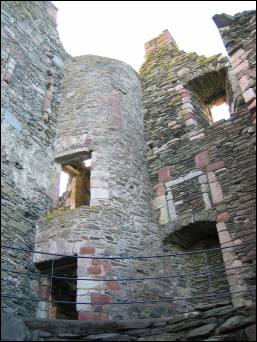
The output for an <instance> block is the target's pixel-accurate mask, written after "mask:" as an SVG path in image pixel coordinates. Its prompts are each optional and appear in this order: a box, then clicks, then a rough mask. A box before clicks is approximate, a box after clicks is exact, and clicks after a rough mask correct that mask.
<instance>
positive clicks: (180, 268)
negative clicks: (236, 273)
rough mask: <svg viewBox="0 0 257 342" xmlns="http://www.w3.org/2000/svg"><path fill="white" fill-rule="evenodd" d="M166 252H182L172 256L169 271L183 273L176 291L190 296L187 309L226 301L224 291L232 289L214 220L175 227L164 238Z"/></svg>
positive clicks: (186, 303) (182, 295)
mask: <svg viewBox="0 0 257 342" xmlns="http://www.w3.org/2000/svg"><path fill="white" fill-rule="evenodd" d="M165 251H166V252H167V253H171V252H177V253H179V255H177V256H176V257H175V258H171V259H170V263H169V265H168V272H170V273H171V274H172V273H174V274H177V275H180V276H179V277H177V278H176V287H177V290H176V291H177V292H178V296H180V297H184V298H188V300H185V302H184V305H185V306H187V309H190V310H194V308H195V306H196V305H199V303H200V304H201V305H208V304H209V303H211V302H212V301H214V302H215V303H218V302H224V297H222V294H224V293H228V292H229V285H228V281H227V276H226V271H225V265H224V262H223V257H222V252H221V250H220V243H219V238H218V233H217V229H216V224H215V222H210V221H206V222H196V223H192V224H190V225H188V226H186V227H182V228H181V229H178V230H176V231H175V232H174V233H172V234H170V235H169V237H168V238H167V239H166V240H165ZM184 252H186V253H185V254H183V253H184ZM180 253H181V255H180ZM183 275H184V276H183ZM173 286H174V284H173Z"/></svg>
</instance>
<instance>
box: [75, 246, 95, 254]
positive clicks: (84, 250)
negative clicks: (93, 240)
mask: <svg viewBox="0 0 257 342" xmlns="http://www.w3.org/2000/svg"><path fill="white" fill-rule="evenodd" d="M79 254H95V247H92V246H87V247H80V250H79Z"/></svg>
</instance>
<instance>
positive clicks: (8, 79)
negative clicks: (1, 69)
mask: <svg viewBox="0 0 257 342" xmlns="http://www.w3.org/2000/svg"><path fill="white" fill-rule="evenodd" d="M11 79H12V74H11V73H10V72H8V71H6V72H5V74H4V76H3V81H5V82H6V83H9V82H10V81H11Z"/></svg>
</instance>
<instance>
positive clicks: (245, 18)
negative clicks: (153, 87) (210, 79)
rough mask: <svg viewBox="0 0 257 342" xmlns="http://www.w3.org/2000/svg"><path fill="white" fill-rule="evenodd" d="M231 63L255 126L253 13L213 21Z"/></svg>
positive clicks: (221, 17) (254, 39) (254, 23)
mask: <svg viewBox="0 0 257 342" xmlns="http://www.w3.org/2000/svg"><path fill="white" fill-rule="evenodd" d="M213 20H214V21H215V23H216V25H217V26H218V28H219V31H220V34H221V37H222V39H223V42H224V45H225V47H226V49H227V52H228V55H229V57H230V60H231V66H232V75H233V77H234V78H235V79H236V80H237V82H238V84H239V87H240V90H241V94H242V95H243V98H244V100H245V102H246V104H247V107H248V109H249V111H250V113H251V114H252V119H253V123H254V124H256V12H255V11H247V12H243V13H238V14H236V15H235V16H234V17H232V16H228V15H226V14H221V15H215V16H214V17H213Z"/></svg>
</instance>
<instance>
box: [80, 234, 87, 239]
mask: <svg viewBox="0 0 257 342" xmlns="http://www.w3.org/2000/svg"><path fill="white" fill-rule="evenodd" d="M80 238H81V240H89V239H88V237H87V236H86V235H81V237H80Z"/></svg>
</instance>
